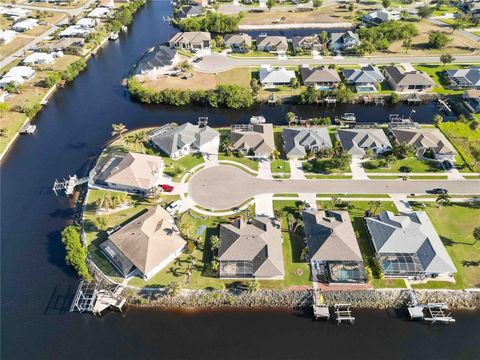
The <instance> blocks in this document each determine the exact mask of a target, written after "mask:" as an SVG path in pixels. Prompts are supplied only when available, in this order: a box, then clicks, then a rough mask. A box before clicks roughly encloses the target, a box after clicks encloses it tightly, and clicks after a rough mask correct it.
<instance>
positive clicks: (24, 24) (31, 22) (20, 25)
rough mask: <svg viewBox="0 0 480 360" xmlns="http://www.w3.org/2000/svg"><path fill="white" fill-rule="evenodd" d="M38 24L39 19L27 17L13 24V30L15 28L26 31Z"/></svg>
mask: <svg viewBox="0 0 480 360" xmlns="http://www.w3.org/2000/svg"><path fill="white" fill-rule="evenodd" d="M37 25H38V20H37V19H32V18H30V19H25V20H22V21H19V22H16V23H15V24H13V25H12V30H15V31H17V32H25V31H28V30H31V29H33V28H34V27H35V26H37Z"/></svg>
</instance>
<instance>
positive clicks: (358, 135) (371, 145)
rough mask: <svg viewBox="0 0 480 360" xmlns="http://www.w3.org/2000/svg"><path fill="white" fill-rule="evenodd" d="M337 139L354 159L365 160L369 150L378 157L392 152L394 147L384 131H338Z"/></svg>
mask: <svg viewBox="0 0 480 360" xmlns="http://www.w3.org/2000/svg"><path fill="white" fill-rule="evenodd" d="M337 139H338V141H340V144H341V145H342V149H343V150H345V151H347V152H349V153H350V154H351V155H352V157H357V158H363V157H364V156H365V152H366V150H367V149H371V150H373V151H374V152H375V154H377V155H379V154H382V153H384V152H386V151H390V150H392V145H391V144H390V141H389V140H388V137H387V135H386V134H385V132H384V131H383V129H375V128H352V129H338V130H337Z"/></svg>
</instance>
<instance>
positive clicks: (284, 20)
mask: <svg viewBox="0 0 480 360" xmlns="http://www.w3.org/2000/svg"><path fill="white" fill-rule="evenodd" d="M334 22H343V19H342V18H341V17H338V16H337V17H336V16H332V15H329V14H326V13H325V11H324V10H323V9H319V10H314V11H305V12H290V11H275V8H273V9H272V10H271V11H268V10H267V11H265V12H262V13H251V12H245V16H244V17H243V18H242V20H241V22H240V25H269V24H308V23H334Z"/></svg>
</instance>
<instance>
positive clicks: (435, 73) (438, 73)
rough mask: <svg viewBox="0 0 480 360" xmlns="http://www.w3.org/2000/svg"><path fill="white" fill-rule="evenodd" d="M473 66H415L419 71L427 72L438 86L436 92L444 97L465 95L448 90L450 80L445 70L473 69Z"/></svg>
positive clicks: (460, 91)
mask: <svg viewBox="0 0 480 360" xmlns="http://www.w3.org/2000/svg"><path fill="white" fill-rule="evenodd" d="M471 66H472V65H465V64H448V65H445V67H444V66H443V65H432V64H420V65H415V68H416V69H417V70H420V71H423V72H425V73H426V74H427V75H429V76H430V77H431V78H432V80H433V81H435V83H436V84H437V85H438V86H436V87H435V92H437V93H439V94H444V95H451V94H463V90H449V89H447V88H446V86H447V85H448V78H447V77H446V75H445V70H457V69H464V68H468V67H471Z"/></svg>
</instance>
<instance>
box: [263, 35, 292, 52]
mask: <svg viewBox="0 0 480 360" xmlns="http://www.w3.org/2000/svg"><path fill="white" fill-rule="evenodd" d="M256 45H257V47H262V48H264V47H274V48H276V49H277V50H287V49H288V42H287V38H286V37H285V36H259V37H257V39H256Z"/></svg>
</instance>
